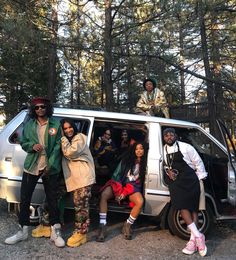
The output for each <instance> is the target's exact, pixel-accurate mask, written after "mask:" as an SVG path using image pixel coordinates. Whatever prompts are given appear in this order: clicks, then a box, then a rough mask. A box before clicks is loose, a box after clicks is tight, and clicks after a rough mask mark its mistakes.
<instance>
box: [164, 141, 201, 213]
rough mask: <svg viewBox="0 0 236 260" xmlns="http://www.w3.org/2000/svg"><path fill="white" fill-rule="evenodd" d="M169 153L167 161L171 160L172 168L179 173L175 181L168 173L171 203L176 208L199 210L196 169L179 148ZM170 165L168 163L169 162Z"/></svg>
mask: <svg viewBox="0 0 236 260" xmlns="http://www.w3.org/2000/svg"><path fill="white" fill-rule="evenodd" d="M177 147H178V151H177V152H175V153H172V154H167V153H166V157H167V161H169V162H170V161H171V162H172V163H171V168H172V169H176V170H178V172H179V174H178V176H177V178H176V180H175V181H172V180H171V179H170V178H169V177H168V176H167V175H166V178H165V179H166V182H167V184H168V185H169V191H170V198H171V205H172V206H173V208H174V209H177V210H180V209H188V210H190V211H195V212H197V211H198V209H199V198H200V184H199V180H198V177H197V174H196V173H195V171H194V170H193V169H192V168H191V167H190V166H189V165H188V164H187V163H186V162H185V161H184V159H183V154H182V153H181V152H180V150H179V145H178V143H177ZM167 166H168V164H167Z"/></svg>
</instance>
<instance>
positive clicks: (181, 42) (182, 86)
mask: <svg viewBox="0 0 236 260" xmlns="http://www.w3.org/2000/svg"><path fill="white" fill-rule="evenodd" d="M181 19H182V18H181V13H180V14H179V56H180V57H179V64H180V66H181V68H184V37H183V26H182V20H181ZM179 74H180V93H181V97H180V98H181V100H180V102H181V104H183V103H184V101H185V84H184V71H183V70H180V72H179Z"/></svg>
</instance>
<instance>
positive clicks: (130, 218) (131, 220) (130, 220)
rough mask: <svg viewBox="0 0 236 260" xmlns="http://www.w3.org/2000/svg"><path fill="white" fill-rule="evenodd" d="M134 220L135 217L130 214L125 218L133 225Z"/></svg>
mask: <svg viewBox="0 0 236 260" xmlns="http://www.w3.org/2000/svg"><path fill="white" fill-rule="evenodd" d="M135 220H136V218H134V217H132V216H131V215H129V218H128V219H127V223H129V224H131V225H133V224H134V221H135Z"/></svg>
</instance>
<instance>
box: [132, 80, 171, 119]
mask: <svg viewBox="0 0 236 260" xmlns="http://www.w3.org/2000/svg"><path fill="white" fill-rule="evenodd" d="M143 87H144V92H143V93H142V94H141V97H140V99H139V100H138V102H137V105H136V108H135V112H136V113H137V114H141V115H147V116H160V117H166V118H170V114H169V108H168V104H167V101H166V98H165V94H164V92H163V91H161V90H160V89H159V88H157V85H156V81H155V80H154V79H152V78H148V79H145V80H144V81H143Z"/></svg>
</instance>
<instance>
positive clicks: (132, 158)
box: [96, 142, 147, 242]
mask: <svg viewBox="0 0 236 260" xmlns="http://www.w3.org/2000/svg"><path fill="white" fill-rule="evenodd" d="M146 158H147V148H146V147H145V145H144V143H141V142H137V143H135V144H134V145H132V146H131V147H130V151H129V153H127V154H126V156H125V157H124V158H123V159H122V160H121V162H120V163H119V165H118V166H117V168H116V170H115V172H114V173H113V176H112V179H111V180H109V181H108V182H107V183H106V184H105V185H104V187H102V189H101V191H102V193H101V198H100V204H99V207H100V211H99V216H100V221H99V223H100V224H99V231H98V236H97V239H96V241H97V242H104V240H105V235H106V234H105V233H106V224H107V204H108V200H110V199H113V198H115V200H116V201H117V202H118V203H121V202H122V200H124V199H125V198H128V200H129V202H130V206H131V207H132V209H131V212H130V215H129V218H128V219H127V221H125V223H124V225H123V228H122V233H123V235H124V238H125V239H127V240H130V239H132V229H131V226H132V225H133V223H134V221H135V220H136V219H137V217H138V216H139V213H140V212H141V210H142V206H143V201H144V199H143V195H142V190H143V182H144V178H145V173H146V165H147V161H146V160H147V159H146Z"/></svg>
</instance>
